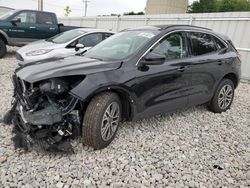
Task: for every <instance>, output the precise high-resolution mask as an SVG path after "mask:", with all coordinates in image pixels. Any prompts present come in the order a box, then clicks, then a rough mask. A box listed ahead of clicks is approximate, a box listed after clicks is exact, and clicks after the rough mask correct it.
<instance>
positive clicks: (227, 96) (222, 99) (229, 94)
mask: <svg viewBox="0 0 250 188" xmlns="http://www.w3.org/2000/svg"><path fill="white" fill-rule="evenodd" d="M232 99H233V88H232V86H230V85H228V84H227V85H224V86H223V87H222V88H221V90H220V93H219V97H218V105H219V107H220V108H221V109H226V108H227V107H228V106H229V105H230V104H231V102H232Z"/></svg>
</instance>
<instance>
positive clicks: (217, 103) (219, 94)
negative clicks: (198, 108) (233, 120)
mask: <svg viewBox="0 0 250 188" xmlns="http://www.w3.org/2000/svg"><path fill="white" fill-rule="evenodd" d="M234 90H235V87H234V84H233V82H232V81H231V80H229V79H223V80H222V81H221V82H220V84H219V86H218V87H217V89H216V91H215V93H214V96H213V98H212V100H211V102H210V105H209V106H208V107H209V109H210V110H211V111H213V112H214V113H221V112H225V111H227V110H228V109H230V107H231V105H232V102H233V99H234Z"/></svg>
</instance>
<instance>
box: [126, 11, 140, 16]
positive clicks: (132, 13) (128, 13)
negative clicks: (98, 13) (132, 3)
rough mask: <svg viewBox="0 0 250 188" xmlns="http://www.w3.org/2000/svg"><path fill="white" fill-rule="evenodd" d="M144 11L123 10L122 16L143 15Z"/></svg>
mask: <svg viewBox="0 0 250 188" xmlns="http://www.w3.org/2000/svg"><path fill="white" fill-rule="evenodd" d="M144 14H145V13H144V12H134V11H132V12H125V13H124V14H123V15H124V16H127V15H144Z"/></svg>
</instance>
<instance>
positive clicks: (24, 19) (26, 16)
mask: <svg viewBox="0 0 250 188" xmlns="http://www.w3.org/2000/svg"><path fill="white" fill-rule="evenodd" d="M14 19H20V20H21V23H36V13H35V12H21V13H20V14H18V15H16V16H15V18H14Z"/></svg>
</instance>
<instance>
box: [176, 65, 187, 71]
mask: <svg viewBox="0 0 250 188" xmlns="http://www.w3.org/2000/svg"><path fill="white" fill-rule="evenodd" d="M186 69H187V68H186V67H184V66H182V67H180V68H178V71H180V72H184V71H185V70H186Z"/></svg>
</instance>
